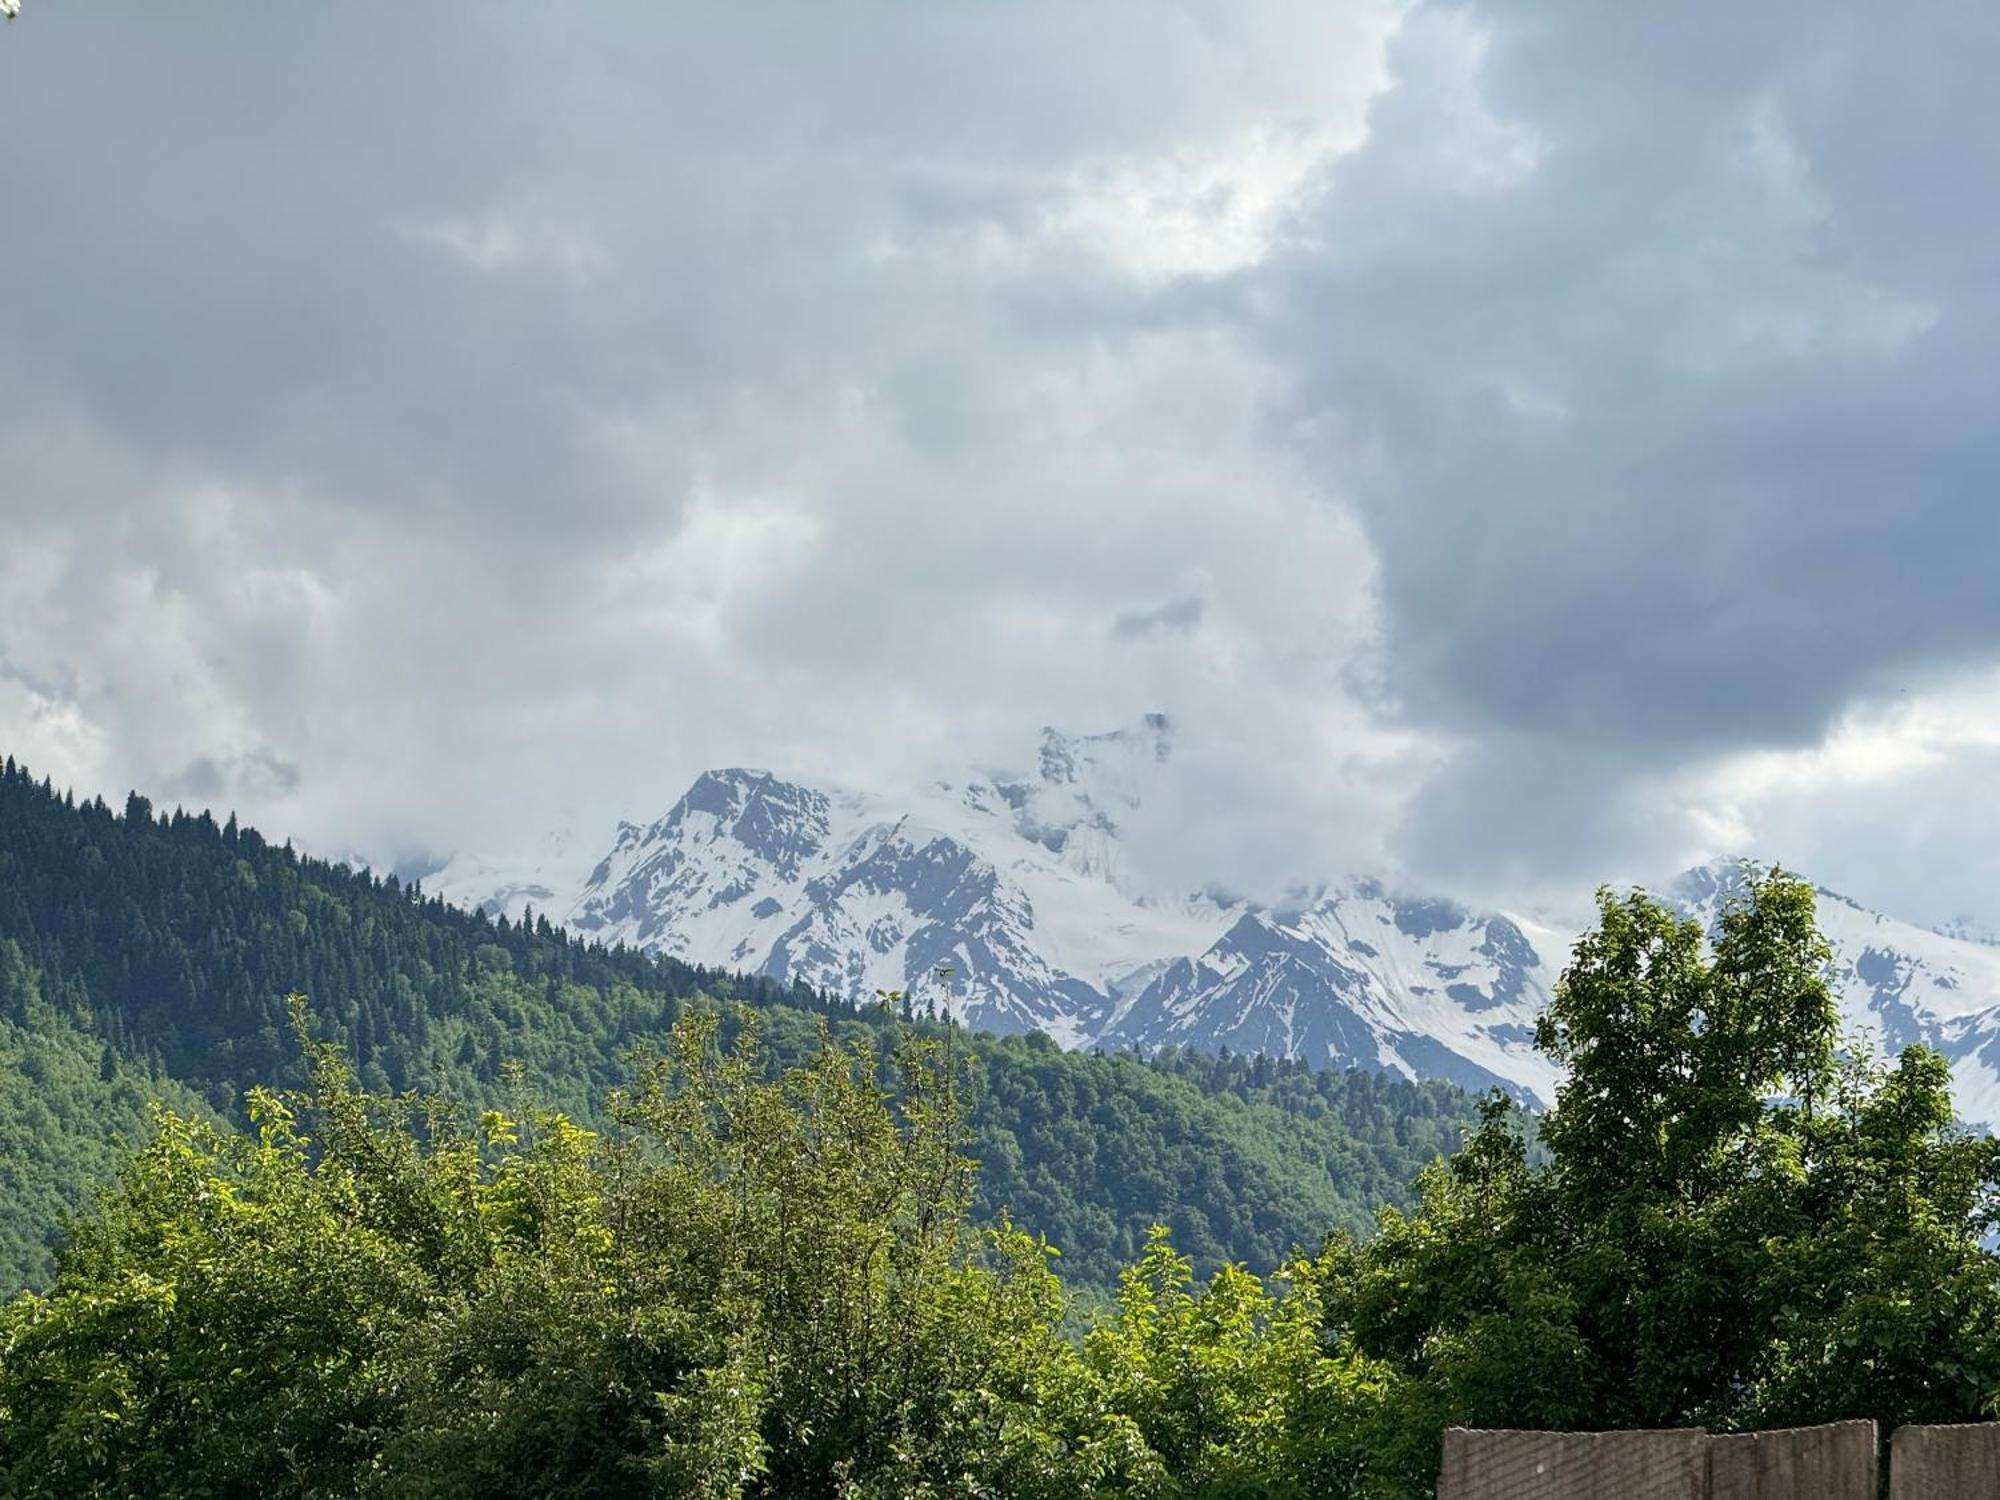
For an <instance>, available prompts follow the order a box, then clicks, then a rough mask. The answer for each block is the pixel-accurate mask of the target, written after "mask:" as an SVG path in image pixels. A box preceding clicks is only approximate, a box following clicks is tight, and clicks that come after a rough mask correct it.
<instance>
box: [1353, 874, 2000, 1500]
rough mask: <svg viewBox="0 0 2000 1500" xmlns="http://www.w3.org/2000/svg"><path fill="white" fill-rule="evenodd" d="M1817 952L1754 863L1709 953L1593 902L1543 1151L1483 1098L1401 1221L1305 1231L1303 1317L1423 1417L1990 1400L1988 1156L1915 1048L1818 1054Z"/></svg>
mask: <svg viewBox="0 0 2000 1500" xmlns="http://www.w3.org/2000/svg"><path fill="white" fill-rule="evenodd" d="M1826 966H1827V950H1826V946H1825V943H1824V941H1823V940H1822V939H1821V937H1820V936H1819V933H1818V930H1817V927H1816V925H1815V922H1814V915H1813V897H1812V892H1811V890H1810V888H1809V887H1807V886H1805V885H1803V884H1802V883H1800V882H1798V881H1796V880H1793V879H1791V878H1789V877H1787V876H1785V875H1783V874H1782V873H1779V872H1772V873H1770V874H1767V875H1764V876H1761V877H1758V878H1756V879H1755V880H1753V881H1752V883H1751V884H1750V886H1749V889H1748V891H1747V894H1746V896H1745V898H1744V899H1743V900H1741V901H1740V902H1738V903H1737V904H1735V905H1733V906H1732V907H1730V908H1729V909H1728V910H1727V911H1726V912H1725V913H1724V914H1723V916H1722V918H1721V920H1720V923H1719V925H1718V929H1717V931H1716V932H1715V934H1714V939H1713V944H1712V948H1711V946H1710V945H1709V944H1707V943H1705V942H1704V936H1703V933H1702V932H1701V930H1700V928H1699V927H1698V926H1697V925H1696V924H1695V923H1693V922H1691V921H1688V920H1686V919H1684V918H1681V917H1678V916H1676V915H1674V914H1673V913H1671V912H1670V911H1668V910H1666V909H1665V908H1663V907H1661V906H1660V905H1658V904H1657V903H1655V902H1653V901H1651V900H1649V899H1648V898H1647V897H1646V896H1644V895H1643V894H1633V895H1629V896H1626V897H1622V898H1621V897H1614V896H1612V895H1610V894H1608V893H1607V894H1604V895H1602V896H1601V897H1600V900H1599V924H1598V926H1597V928H1596V929H1595V930H1594V931H1593V932H1591V933H1589V934H1588V935H1586V936H1585V937H1584V938H1583V940H1582V941H1581V942H1579V944H1578V945H1577V948H1576V951H1575V954H1574V956H1573V958H1572V961H1571V963H1570V966H1569V968H1568V970H1567V971H1566V973H1565V974H1564V976H1563V979H1562V981H1561V983H1560V985H1559V986H1558V988H1557V991H1556V994H1555V996H1554V998H1553V1001H1552V1003H1551V1005H1550V1007H1549V1009H1548V1011H1547V1013H1546V1014H1545V1015H1544V1017H1543V1018H1542V1021H1541V1024H1540V1028H1539V1037H1538V1039H1539V1041H1540V1043H1541V1045H1542V1046H1543V1047H1544V1048H1545V1049H1546V1050H1547V1051H1548V1052H1549V1053H1550V1055H1551V1056H1553V1057H1554V1058H1555V1059H1556V1060H1557V1061H1559V1062H1561V1063H1562V1064H1564V1065H1565V1067H1566V1068H1567V1069H1568V1070H1569V1071H1568V1076H1567V1078H1566V1080H1565V1082H1564V1083H1563V1085H1562V1088H1561V1092H1560V1095H1559V1098H1558V1101H1557V1105H1556V1108H1555V1109H1554V1111H1553V1112H1552V1113H1551V1114H1550V1115H1549V1116H1548V1117H1547V1118H1546V1119H1545V1120H1543V1121H1541V1122H1540V1124H1539V1131H1538V1135H1539V1141H1540V1145H1539V1147H1538V1148H1537V1149H1538V1151H1539V1152H1541V1153H1544V1154H1545V1156H1546V1160H1534V1159H1531V1153H1530V1149H1529V1143H1528V1127H1527V1122H1526V1121H1524V1120H1522V1119H1521V1118H1519V1116H1518V1114H1517V1112H1516V1111H1515V1110H1513V1109H1512V1108H1511V1107H1509V1106H1508V1105H1506V1104H1505V1103H1504V1102H1501V1101H1497V1100H1496V1101H1495V1102H1494V1103H1492V1104H1491V1105H1490V1106H1489V1107H1488V1109H1487V1111H1486V1114H1485V1117H1484V1119H1483V1121H1482V1123H1481V1125H1480V1128H1479V1129H1478V1131H1477V1132H1476V1133H1475V1134H1474V1135H1473V1137H1472V1139H1471V1140H1470V1141H1469V1142H1468V1143H1467V1145H1466V1146H1465V1148H1464V1149H1463V1150H1462V1151H1461V1152H1460V1153H1459V1154H1458V1155H1457V1156H1456V1157H1454V1158H1453V1159H1452V1160H1451V1162H1450V1163H1449V1164H1448V1165H1447V1164H1441V1165H1439V1166H1437V1167H1434V1168H1432V1169H1431V1170H1430V1171H1428V1172H1427V1173H1426V1174H1425V1175H1424V1177H1423V1178H1422V1179H1421V1182H1420V1186H1419V1192H1420V1202H1419V1206H1418V1207H1417V1209H1416V1211H1415V1212H1413V1213H1411V1214H1408V1215H1405V1214H1400V1213H1397V1212H1395V1211H1393V1210H1390V1211H1386V1212H1385V1213H1384V1214H1383V1216H1382V1221H1381V1225H1380V1232H1379V1233H1378V1234H1377V1235H1376V1236H1375V1237H1374V1238H1372V1239H1369V1240H1366V1241H1357V1240H1351V1239H1343V1240H1339V1241H1337V1242H1335V1243H1334V1244H1333V1245H1331V1246H1330V1247H1329V1249H1328V1251H1327V1254H1326V1257H1325V1259H1324V1265H1325V1267H1326V1275H1327V1278H1328V1283H1329V1292H1328V1297H1327V1302H1328V1313H1327V1320H1326V1328H1327V1332H1328V1334H1329V1336H1330V1337H1333V1338H1335V1339H1336V1340H1338V1341H1339V1342H1340V1343H1341V1344H1342V1345H1343V1346H1344V1347H1349V1348H1352V1349H1354V1350H1355V1351H1357V1352H1359V1353H1362V1354H1366V1355H1368V1356H1370V1357H1373V1358H1377V1359H1381V1360H1383V1361H1385V1362H1387V1363H1388V1364H1389V1365H1390V1366H1391V1367H1392V1368H1393V1369H1394V1370H1396V1371H1397V1372H1398V1373H1399V1374H1401V1375H1403V1376H1405V1377H1406V1378H1408V1379H1409V1380H1410V1381H1411V1382H1412V1383H1413V1389H1412V1392H1411V1393H1410V1397H1409V1403H1410V1404H1409V1406H1408V1412H1409V1413H1410V1416H1411V1420H1413V1421H1415V1422H1417V1423H1419V1424H1420V1425H1421V1426H1422V1427H1423V1428H1424V1429H1425V1430H1427V1431H1435V1429H1436V1427H1437V1426H1439V1425H1442V1424H1444V1423H1447V1422H1458V1423H1465V1424H1469V1425H1475V1426H1528V1427H1571V1428H1605V1427H1628V1426H1666V1425H1676V1424H1683V1423H1690V1424H1707V1425H1710V1426H1713V1427H1718V1428H1729V1427H1746V1426H1757V1425H1768V1424H1772V1423H1793V1422H1819V1421H1832V1420H1836V1419H1840V1418H1845V1417H1874V1418H1877V1419H1878V1420H1880V1421H1882V1422H1884V1423H1895V1422H1900V1421H1912V1420H1928V1421H1940V1420H1970V1419H1976V1418H1979V1417H1982V1416H1986V1415H1990V1414H1993V1413H1994V1411H1995V1409H1996V1402H2000V1337H1996V1335H2000V1262H1996V1260H1995V1259H1994V1257H1993V1256H1992V1255H1990V1254H1989V1253H1988V1252H1987V1251H1986V1250H1985V1249H1984V1248H1983V1245H1982V1239H1983V1237H1984V1236H1985V1235H1986V1234H1987V1233H1988V1232H1989V1231H1990V1230H1991V1228H1992V1227H1993V1222H1994V1220H1993V1212H1994V1205H1995V1193H1996V1187H2000V1155H1996V1147H1995V1145H1994V1143H1993V1142H1992V1141H1991V1140H1990V1139H1987V1138H1985V1137H1980V1136H1973V1135H1971V1134H1968V1133H1966V1132H1964V1131H1961V1130H1959V1129H1957V1128H1955V1127H1954V1125H1953V1122H1952V1114H1951V1104H1950V1088H1949V1085H1950V1077H1949V1073H1948V1071H1947V1069H1946V1068H1945V1065H1944V1062H1943V1060H1942V1059H1941V1058H1939V1057H1937V1056H1936V1055H1935V1054H1934V1053H1931V1052H1929V1051H1927V1050H1925V1049H1923V1048H1920V1047H1919V1048H1912V1049H1910V1051H1908V1052H1906V1053H1905V1054H1904V1055H1903V1057H1902V1059H1901V1060H1900V1062H1898V1063H1897V1064H1895V1065H1894V1066H1893V1067H1890V1068H1886V1069H1885V1068H1880V1067H1877V1066H1874V1065H1871V1064H1869V1063H1868V1062H1866V1061H1865V1060H1862V1059H1859V1058H1856V1057H1852V1056H1845V1055H1843V1054H1842V1052H1841V1049H1840V1048H1839V1046H1838V1041H1839V1038H1838V1036H1837V1034H1836V1026H1837V1019H1836V1014H1835V1010H1834V1007H1833V1003H1832V1000H1831V997H1830V995H1829V994H1828V990H1827V986H1826V980H1825V973H1826ZM1420 1480H1421V1471H1419V1472H1418V1473H1417V1474H1415V1475H1414V1476H1413V1477H1412V1480H1411V1482H1412V1483H1417V1482H1420Z"/></svg>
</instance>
